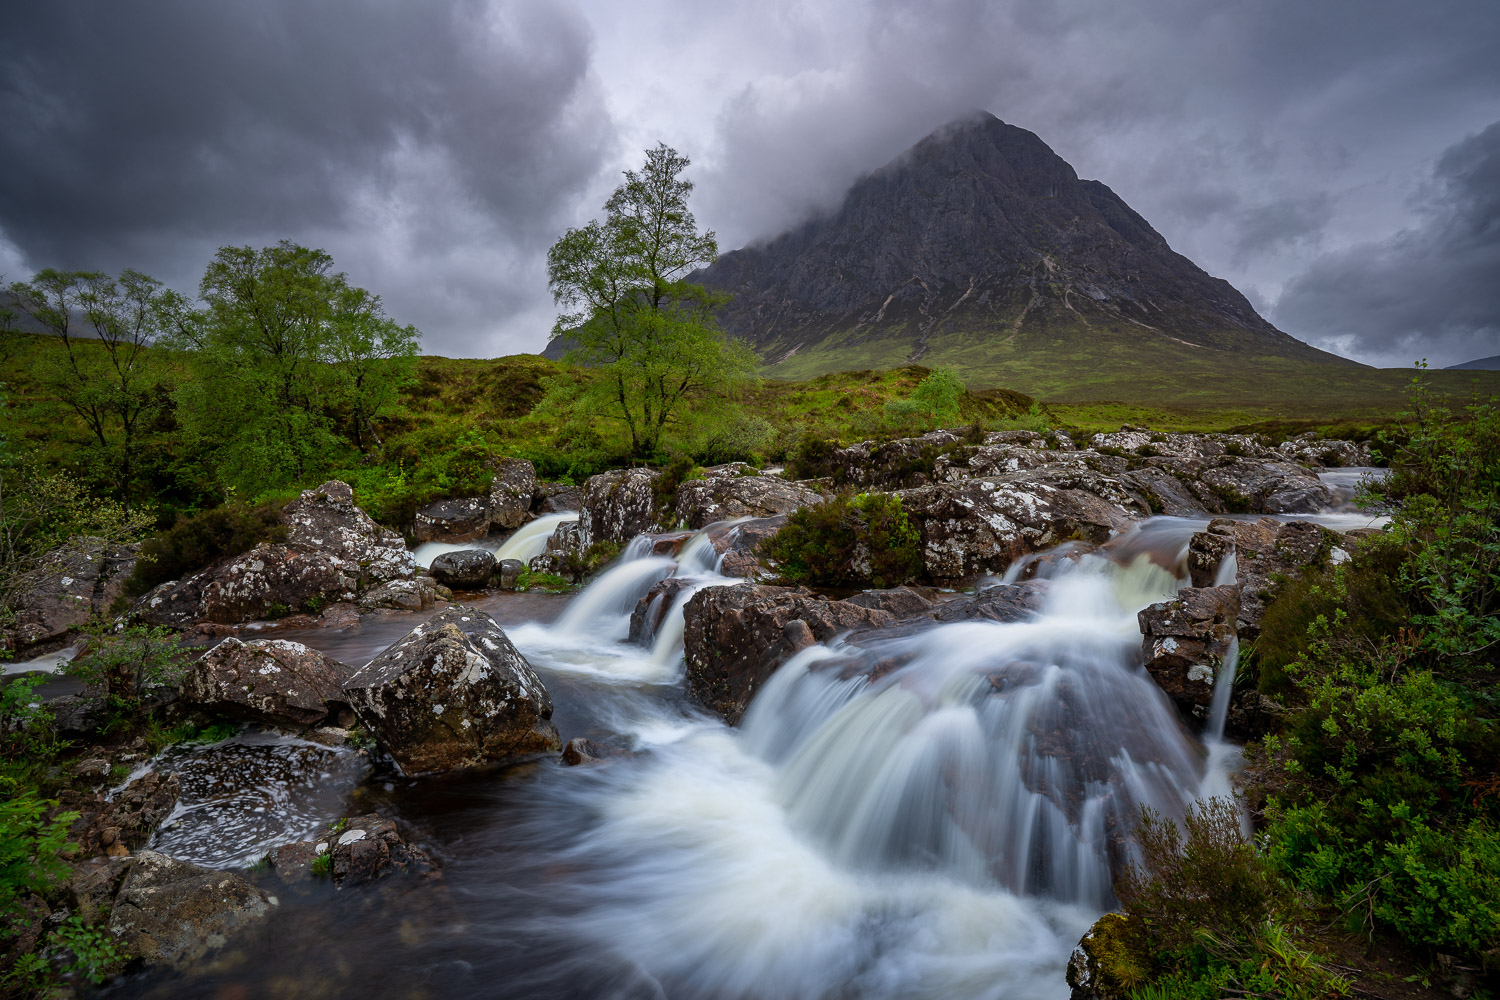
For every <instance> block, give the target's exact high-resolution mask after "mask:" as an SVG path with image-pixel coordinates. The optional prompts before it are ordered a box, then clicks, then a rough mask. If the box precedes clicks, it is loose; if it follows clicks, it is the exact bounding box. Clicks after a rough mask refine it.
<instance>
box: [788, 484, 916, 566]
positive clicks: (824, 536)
mask: <svg viewBox="0 0 1500 1000" xmlns="http://www.w3.org/2000/svg"><path fill="white" fill-rule="evenodd" d="M763 544H764V552H765V554H766V555H767V556H769V557H770V558H771V559H772V560H774V561H775V562H776V564H777V569H778V572H779V573H780V574H781V578H782V579H783V580H786V581H787V582H789V583H811V584H817V585H820V586H829V587H860V586H874V587H895V586H899V585H901V584H903V583H906V582H908V581H910V580H912V579H914V578H915V577H916V576H917V575H918V574H920V573H921V572H922V565H923V563H922V539H921V536H920V535H919V534H918V533H917V530H916V528H914V527H913V526H912V523H911V520H910V518H908V517H907V516H906V512H905V511H904V510H902V509H901V499H900V497H895V496H891V495H889V494H885V493H860V494H857V495H855V496H853V497H848V496H841V497H837V498H835V499H833V500H830V501H828V502H827V503H821V504H817V505H815V506H812V507H803V508H801V509H799V510H796V511H793V512H792V513H791V514H789V515H788V516H787V520H786V523H785V524H784V525H782V526H781V530H780V531H778V532H777V533H776V534H775V535H774V536H772V537H771V538H769V539H767V540H766V542H765V543H763Z"/></svg>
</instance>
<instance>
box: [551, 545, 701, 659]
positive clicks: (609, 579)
mask: <svg viewBox="0 0 1500 1000" xmlns="http://www.w3.org/2000/svg"><path fill="white" fill-rule="evenodd" d="M632 544H633V543H632ZM646 551H648V552H649V551H650V548H649V547H648V548H647V550H646ZM676 569H677V562H676V560H674V559H670V558H668V557H666V556H643V557H641V558H636V559H629V560H626V559H624V557H622V558H621V560H620V561H619V562H616V563H615V564H614V565H613V566H611V567H610V568H609V569H607V570H605V571H604V573H602V574H601V575H600V576H599V577H598V579H596V580H595V581H594V582H593V583H591V584H589V585H588V587H587V588H585V589H584V591H583V593H581V594H579V595H578V596H577V597H575V598H574V599H573V603H572V604H569V605H568V610H567V611H565V612H563V615H562V617H561V618H559V619H558V621H557V625H556V629H557V630H558V631H563V632H590V633H595V634H607V635H609V636H611V637H613V638H618V639H623V638H625V633H626V630H627V629H628V627H629V624H630V613H631V612H632V611H634V610H635V605H636V602H637V601H639V600H640V599H641V598H642V597H645V596H646V592H647V591H648V590H650V589H651V587H652V586H653V585H654V584H656V583H658V582H660V581H661V580H664V579H666V578H667V577H668V576H670V575H672V572H673V571H674V570H676Z"/></svg>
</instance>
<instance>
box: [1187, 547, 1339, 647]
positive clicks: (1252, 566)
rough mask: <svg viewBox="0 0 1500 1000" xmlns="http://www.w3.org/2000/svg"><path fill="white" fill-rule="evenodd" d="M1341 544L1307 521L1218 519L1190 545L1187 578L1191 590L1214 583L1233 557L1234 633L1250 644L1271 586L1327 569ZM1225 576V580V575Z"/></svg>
mask: <svg viewBox="0 0 1500 1000" xmlns="http://www.w3.org/2000/svg"><path fill="white" fill-rule="evenodd" d="M1341 540H1342V539H1341V536H1340V535H1339V534H1338V532H1336V531H1331V530H1329V529H1328V528H1325V527H1323V526H1322V525H1318V524H1313V523H1312V522H1311V521H1277V520H1275V519H1274V518H1269V517H1263V518H1261V519H1260V520H1258V521H1232V520H1229V519H1228V518H1217V519H1215V520H1213V521H1210V522H1209V523H1208V527H1207V528H1205V529H1204V530H1203V531H1199V532H1196V533H1194V535H1193V537H1192V538H1191V540H1189V542H1188V572H1189V574H1190V575H1191V576H1192V578H1193V582H1194V583H1195V584H1197V583H1198V582H1199V581H1200V580H1205V581H1210V582H1213V581H1216V580H1218V579H1219V576H1220V570H1221V569H1223V568H1224V567H1225V564H1224V560H1225V559H1227V558H1228V557H1229V556H1230V555H1233V556H1234V579H1233V582H1234V583H1235V585H1237V586H1238V587H1239V592H1240V607H1239V614H1238V617H1237V619H1236V625H1235V628H1236V631H1237V632H1238V634H1239V637H1240V641H1241V642H1249V641H1251V640H1253V639H1254V638H1255V637H1256V636H1258V635H1259V634H1260V621H1261V618H1262V617H1263V616H1264V615H1265V610H1266V602H1267V601H1268V600H1269V599H1270V597H1271V590H1272V588H1273V586H1274V584H1275V581H1276V580H1277V579H1278V578H1282V577H1285V578H1292V577H1295V576H1297V575H1299V574H1300V573H1302V572H1303V571H1304V570H1305V569H1307V568H1308V567H1320V566H1323V565H1325V564H1326V563H1327V562H1328V561H1329V560H1330V559H1332V558H1333V555H1334V552H1335V550H1337V549H1338V547H1339V543H1340V541H1341ZM1224 575H1225V576H1227V575H1228V573H1227V569H1226V570H1225V573H1224ZM1222 582H1225V583H1227V582H1229V581H1228V580H1224V581H1222Z"/></svg>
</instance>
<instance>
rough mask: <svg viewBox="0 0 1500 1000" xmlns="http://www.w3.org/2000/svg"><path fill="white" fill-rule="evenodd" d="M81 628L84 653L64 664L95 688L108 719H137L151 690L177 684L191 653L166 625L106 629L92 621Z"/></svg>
mask: <svg viewBox="0 0 1500 1000" xmlns="http://www.w3.org/2000/svg"><path fill="white" fill-rule="evenodd" d="M87 632H88V635H89V639H88V640H87V642H86V643H85V648H84V652H83V653H81V654H80V655H79V656H78V657H76V658H75V659H73V660H72V661H70V662H69V663H68V665H67V667H66V669H67V672H68V674H69V675H70V676H73V677H77V678H78V679H79V680H81V681H83V682H84V683H85V684H88V685H90V686H92V687H95V688H97V689H98V690H99V691H100V695H101V697H102V698H103V699H104V703H105V706H106V708H107V709H108V711H109V713H110V715H112V716H113V717H114V718H113V722H118V723H128V722H131V721H134V720H135V719H137V718H139V716H140V715H141V712H142V700H143V699H144V698H145V697H146V696H147V695H148V694H149V693H150V691H151V689H153V688H162V687H175V686H177V684H178V683H180V682H181V680H182V675H183V673H184V672H185V671H186V670H187V664H188V660H189V658H190V655H191V654H190V653H189V651H188V650H187V649H186V648H184V647H183V645H182V642H181V640H180V639H179V638H178V637H177V635H176V633H174V632H172V631H171V630H170V629H167V628H163V627H161V626H147V625H131V626H129V627H127V628H124V629H121V630H119V631H115V632H111V631H108V627H107V626H105V625H101V624H98V623H96V624H94V625H91V626H90V627H89V628H88V629H87Z"/></svg>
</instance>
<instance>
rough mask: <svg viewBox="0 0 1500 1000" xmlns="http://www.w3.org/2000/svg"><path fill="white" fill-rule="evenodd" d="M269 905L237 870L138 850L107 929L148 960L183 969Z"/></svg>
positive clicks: (154, 963)
mask: <svg viewBox="0 0 1500 1000" xmlns="http://www.w3.org/2000/svg"><path fill="white" fill-rule="evenodd" d="M273 905H274V903H273V902H272V900H271V898H270V897H269V896H267V895H266V894H265V893H263V892H261V891H260V890H259V889H257V888H255V887H254V886H253V885H251V884H250V883H249V882H246V881H245V880H244V879H242V878H240V877H239V876H238V875H232V874H230V873H229V872H223V871H215V870H214V869H212V868H203V867H200V866H198V865H193V864H188V863H187V862H186V861H178V860H176V859H175V858H169V857H167V856H166V855H164V854H157V853H156V852H155V851H142V852H141V853H140V854H138V855H136V859H135V864H133V865H132V866H131V868H130V874H128V875H126V876H125V884H124V885H122V886H121V887H120V894H119V896H117V897H116V899H115V906H114V909H113V910H112V911H111V912H110V915H109V930H110V933H111V934H113V935H115V936H116V937H117V938H120V939H121V941H122V942H123V943H124V944H125V946H126V948H127V950H129V951H130V952H131V953H132V954H135V955H139V956H140V957H141V958H142V959H143V960H144V961H146V962H147V963H148V964H152V965H170V966H172V967H173V968H177V969H185V968H188V967H190V966H191V965H192V964H193V963H194V962H196V961H197V960H198V959H200V958H202V957H203V956H204V955H206V954H208V953H209V952H210V951H212V950H214V949H216V948H218V947H220V946H222V945H223V944H224V943H225V942H226V941H227V940H228V938H229V936H230V935H231V934H233V933H234V932H235V931H237V930H239V929H240V928H242V927H244V926H245V925H247V924H250V923H253V922H255V921H257V920H259V919H260V918H262V917H264V916H265V915H266V914H267V913H268V912H270V909H271V907H272V906H273Z"/></svg>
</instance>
